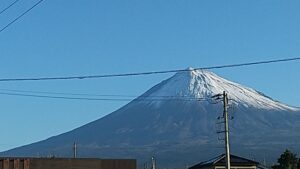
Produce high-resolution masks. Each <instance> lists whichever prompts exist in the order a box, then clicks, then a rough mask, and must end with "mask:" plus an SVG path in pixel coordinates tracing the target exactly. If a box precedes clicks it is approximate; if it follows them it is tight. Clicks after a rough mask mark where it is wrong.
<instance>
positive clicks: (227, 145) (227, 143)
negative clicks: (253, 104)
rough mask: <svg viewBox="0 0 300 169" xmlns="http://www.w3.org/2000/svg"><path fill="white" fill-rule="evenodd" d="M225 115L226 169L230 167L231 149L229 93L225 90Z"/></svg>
mask: <svg viewBox="0 0 300 169" xmlns="http://www.w3.org/2000/svg"><path fill="white" fill-rule="evenodd" d="M223 106H224V107H223V108H224V112H223V117H224V122H225V123H224V128H225V150H226V153H225V158H226V169H230V151H229V127H228V97H227V93H226V92H225V91H224V92H223Z"/></svg>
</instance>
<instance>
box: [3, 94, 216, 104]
mask: <svg viewBox="0 0 300 169" xmlns="http://www.w3.org/2000/svg"><path fill="white" fill-rule="evenodd" d="M0 95H9V96H22V97H36V98H48V99H64V100H86V101H143V102H144V101H170V100H175V101H208V100H209V99H210V98H184V97H182V98H180V97H178V98H168V99H167V98H166V99H163V98H161V99H159V98H146V97H145V98H139V97H138V98H136V99H126V98H91V97H68V96H50V95H37V94H22V93H11V92H0Z"/></svg>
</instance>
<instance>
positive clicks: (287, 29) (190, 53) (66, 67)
mask: <svg viewBox="0 0 300 169" xmlns="http://www.w3.org/2000/svg"><path fill="white" fill-rule="evenodd" d="M11 2H13V0H6V1H2V2H1V3H0V9H3V8H5V7H6V6H7V5H9V4H10V3H11ZM35 2H37V1H35V0H27V1H22V0H21V1H19V2H18V3H17V4H16V5H15V6H14V7H13V8H11V9H10V10H8V11H7V12H5V13H3V14H1V15H0V27H1V28H2V27H3V26H5V24H7V23H8V22H9V21H11V20H12V19H13V18H15V17H16V16H17V15H19V14H20V13H21V12H22V11H25V10H26V9H28V8H29V7H30V6H31V5H33V4H34V3H35ZM299 7H300V1H296V0H295V1H292V0H291V1H282V0H263V1H258V0H243V1H240V0H236V1H234V0H232V1H213V0H209V1H199V0H188V1H186V0H148V1H146V0H107V1H103V0H89V1H84V0H76V1H71V0H64V1H61V0H51V1H50V0H45V1H44V2H43V3H41V4H40V5H39V6H38V7H36V8H35V9H34V10H32V11H31V12H30V13H28V14H27V15H26V16H24V17H23V18H22V19H21V20H19V21H17V22H16V23H15V24H13V25H12V26H10V27H9V28H8V29H6V30H5V31H3V32H1V33H0V59H1V61H0V78H14V77H39V76H73V75H74V76H76V75H94V74H113V73H129V72H143V71H153V70H168V69H184V68H187V67H189V66H191V67H202V66H213V65H223V64H232V63H241V62H252V61H260V60H270V59H279V58H289V57H298V56H300V48H299V47H300V31H299V30H300V22H299V17H300V10H299ZM299 66H300V62H299V61H296V62H289V63H278V64H272V65H260V66H252V67H242V68H232V69H221V70H215V71H214V72H215V73H217V74H218V75H220V76H223V77H225V78H227V79H229V80H232V81H235V82H238V83H241V84H244V85H247V86H249V87H252V88H255V89H257V90H259V91H262V92H264V93H265V94H267V95H269V96H271V97H273V98H274V99H277V100H280V101H282V102H284V103H287V104H289V105H294V106H299V107H300V103H299V100H300V96H299V92H298V91H299V86H300V79H299V73H300V70H299ZM171 75H172V74H169V75H154V76H143V77H126V78H125V77H123V78H110V79H89V80H73V81H39V82H1V83H0V89H17V90H33V91H49V92H69V93H90V94H124V95H128V94H129V95H140V94H142V93H143V92H145V91H146V90H147V89H149V88H150V87H152V86H153V85H155V84H157V83H159V82H160V81H162V80H164V79H165V78H167V77H170V76H171ZM126 103H127V102H108V101H106V102H105V101H74V100H58V99H41V98H28V97H16V96H6V95H0V105H1V106H0V112H1V126H2V127H0V132H1V136H0V138H1V141H0V151H2V150H6V149H9V148H13V147H16V146H20V145H24V144H28V143H32V142H35V141H38V140H42V139H46V138H48V137H50V136H53V135H57V134H60V133H63V132H66V131H68V130H71V129H74V128H76V127H79V126H81V125H83V124H85V123H87V122H90V121H93V120H96V119H98V118H100V117H103V116H104V115H106V114H108V113H110V112H112V111H113V110H116V109H118V108H119V107H121V106H122V105H124V104H126Z"/></svg>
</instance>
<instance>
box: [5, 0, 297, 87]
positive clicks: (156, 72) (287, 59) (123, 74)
mask: <svg viewBox="0 0 300 169" xmlns="http://www.w3.org/2000/svg"><path fill="white" fill-rule="evenodd" d="M41 1H42V0H41ZM0 32H1V31H0ZM296 60H300V57H295V58H285V59H276V60H267V61H259V62H248V63H238V64H229V65H219V66H209V67H199V68H194V69H177V70H164V71H150V72H136V73H120V74H104V75H85V76H62V77H37V78H3V79H0V82H8V81H41V80H74V79H77V80H82V79H94V78H109V77H127V76H142V75H153V74H167V73H178V72H189V71H193V70H211V69H223V68H232V67H242V66H251V65H260V64H270V63H278V62H288V61H296Z"/></svg>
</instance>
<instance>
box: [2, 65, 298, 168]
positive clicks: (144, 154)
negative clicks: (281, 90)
mask: <svg viewBox="0 0 300 169" xmlns="http://www.w3.org/2000/svg"><path fill="white" fill-rule="evenodd" d="M223 91H225V92H227V93H228V97H229V103H230V107H229V113H230V116H231V117H234V118H233V120H231V121H230V144H231V152H232V153H233V154H239V155H242V156H244V157H249V158H251V159H255V160H262V159H266V160H267V161H268V162H272V161H274V162H275V159H276V158H277V157H278V156H279V154H280V153H281V152H282V151H283V150H284V149H286V148H290V149H292V150H294V151H296V152H298V153H299V152H300V142H299V140H300V132H299V131H300V109H299V108H297V107H292V106H288V105H286V104H283V103H280V102H278V101H275V100H273V99H272V98H270V97H268V96H266V95H264V94H263V93H261V92H258V91H256V90H254V89H251V88H249V87H245V86H243V85H240V84H237V83H234V82H231V81H229V80H226V79H224V78H222V77H219V76H217V75H216V74H214V73H212V72H209V71H205V70H194V69H193V68H190V69H189V70H187V71H184V72H179V73H176V74H175V75H174V76H172V77H171V78H169V79H167V80H164V81H162V82H161V83H159V84H157V85H156V86H154V87H152V88H151V89H150V90H148V91H147V92H145V93H144V94H142V95H141V96H139V97H137V98H136V99H134V100H132V101H131V102H130V103H128V104H127V105H125V106H123V107H121V108H120V109H118V110H117V111H115V112H112V113H110V114H109V115H107V116H105V117H103V118H100V119H98V120H95V121H93V122H91V123H88V124H86V125H84V126H82V127H79V128H77V129H74V130H72V131H69V132H67V133H64V134H61V135H58V136H54V137H51V138H48V139H46V140H43V141H40V142H37V143H33V144H30V145H25V146H22V147H18V148H15V149H12V150H9V151H6V152H2V153H0V155H1V156H48V155H49V154H52V155H55V156H60V157H62V156H63V157H70V156H72V145H73V143H74V141H76V142H77V144H78V155H79V156H80V157H99V158H137V159H138V163H139V165H140V166H142V165H143V164H144V163H146V162H149V160H150V158H151V156H155V157H156V159H157V165H158V167H159V168H161V167H173V168H174V167H175V168H183V167H185V166H186V165H193V164H195V163H197V162H199V161H203V160H205V159H209V158H211V157H213V156H216V155H219V154H221V153H223V151H224V148H222V146H223V143H222V135H221V134H217V131H220V130H222V127H221V126H220V125H218V119H219V118H218V117H219V116H220V115H222V109H223V107H222V102H220V101H218V100H216V99H213V96H215V95H218V94H221V93H223Z"/></svg>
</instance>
